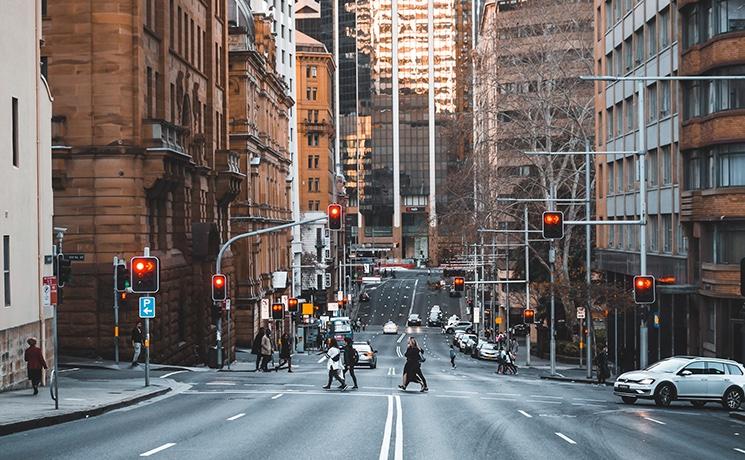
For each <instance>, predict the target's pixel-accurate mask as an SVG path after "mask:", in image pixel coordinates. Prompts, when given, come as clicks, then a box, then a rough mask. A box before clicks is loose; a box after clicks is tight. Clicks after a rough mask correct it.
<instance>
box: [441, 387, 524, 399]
mask: <svg viewBox="0 0 745 460" xmlns="http://www.w3.org/2000/svg"><path fill="white" fill-rule="evenodd" d="M429 391H435V390H429ZM479 399H486V400H488V401H516V399H513V398H490V397H489V396H482V397H480V398H479Z"/></svg>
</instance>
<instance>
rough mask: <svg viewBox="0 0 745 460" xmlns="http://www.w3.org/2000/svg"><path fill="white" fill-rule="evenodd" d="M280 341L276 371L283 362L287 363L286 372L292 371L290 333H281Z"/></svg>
mask: <svg viewBox="0 0 745 460" xmlns="http://www.w3.org/2000/svg"><path fill="white" fill-rule="evenodd" d="M281 340H282V343H281V344H280V346H279V366H277V372H279V369H280V368H281V367H282V365H283V364H284V363H287V372H292V339H291V338H290V335H289V334H288V333H287V332H285V333H284V334H282V339H281Z"/></svg>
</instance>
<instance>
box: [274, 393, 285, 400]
mask: <svg viewBox="0 0 745 460" xmlns="http://www.w3.org/2000/svg"><path fill="white" fill-rule="evenodd" d="M282 396H284V393H280V394H278V395H274V396H272V399H279V398H281V397H282Z"/></svg>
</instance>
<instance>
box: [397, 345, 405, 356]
mask: <svg viewBox="0 0 745 460" xmlns="http://www.w3.org/2000/svg"><path fill="white" fill-rule="evenodd" d="M396 356H398V357H399V358H403V357H404V356H403V355H402V354H401V347H396Z"/></svg>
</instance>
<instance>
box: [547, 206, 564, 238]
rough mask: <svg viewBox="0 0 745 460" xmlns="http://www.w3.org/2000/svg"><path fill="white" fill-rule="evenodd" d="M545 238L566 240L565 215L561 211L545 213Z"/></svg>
mask: <svg viewBox="0 0 745 460" xmlns="http://www.w3.org/2000/svg"><path fill="white" fill-rule="evenodd" d="M543 238H544V239H547V240H560V239H562V238H564V213H563V212H561V211H545V212H544V213H543Z"/></svg>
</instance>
